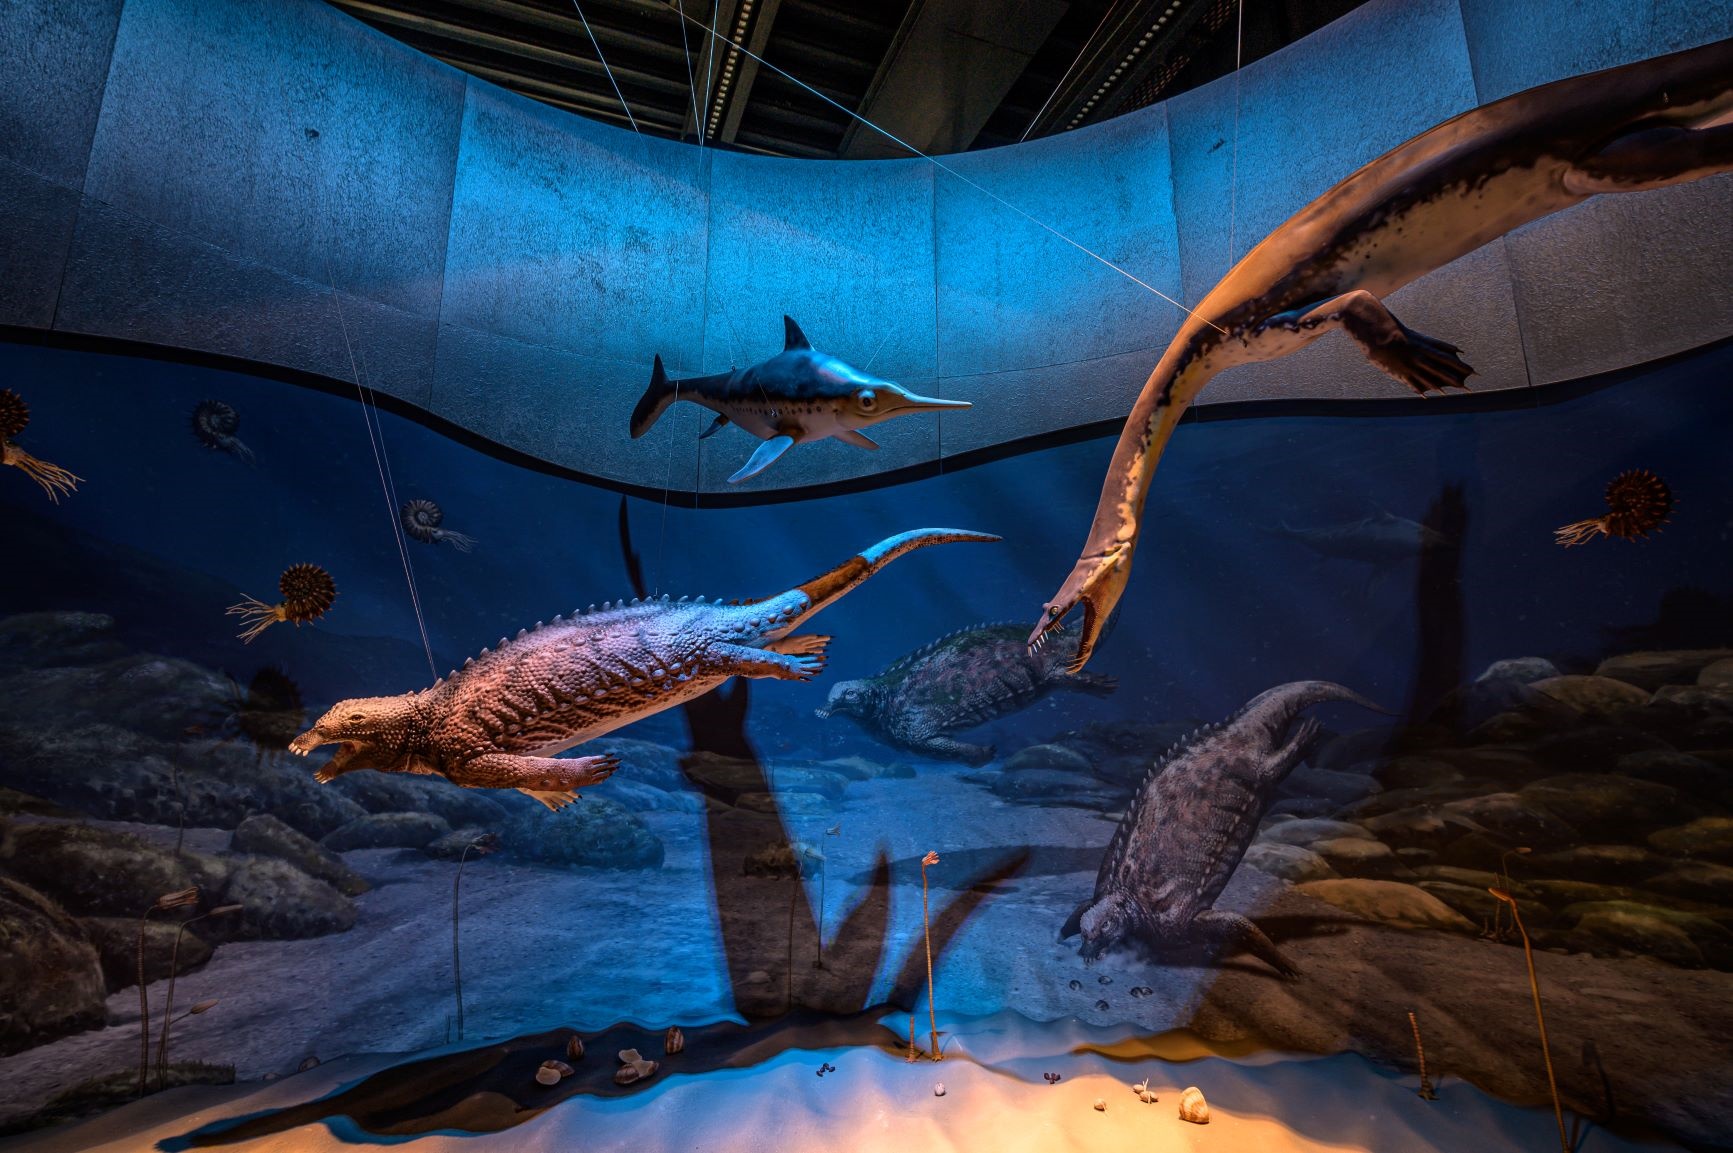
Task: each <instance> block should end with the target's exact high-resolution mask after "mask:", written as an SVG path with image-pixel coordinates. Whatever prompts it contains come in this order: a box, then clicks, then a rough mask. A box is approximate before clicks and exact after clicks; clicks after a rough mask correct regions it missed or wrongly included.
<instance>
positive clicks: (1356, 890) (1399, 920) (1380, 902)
mask: <svg viewBox="0 0 1733 1153" xmlns="http://www.w3.org/2000/svg"><path fill="white" fill-rule="evenodd" d="M1294 891H1295V892H1297V893H1303V894H1305V895H1306V896H1308V897H1311V898H1312V899H1314V900H1318V901H1323V902H1324V903H1325V904H1329V905H1334V906H1335V907H1336V908H1338V909H1341V910H1342V911H1343V912H1345V913H1350V914H1352V915H1354V916H1356V917H1360V918H1362V919H1364V920H1367V921H1376V922H1378V923H1380V924H1385V925H1392V926H1395V927H1397V928H1403V929H1442V930H1444V931H1446V932H1452V933H1478V932H1479V931H1480V926H1478V925H1476V924H1475V923H1474V922H1472V921H1470V920H1469V919H1468V918H1467V917H1464V916H1463V915H1462V914H1461V913H1458V912H1457V911H1456V910H1454V909H1452V908H1451V907H1450V906H1449V905H1446V904H1445V903H1444V902H1443V901H1440V900H1439V899H1438V898H1437V897H1434V896H1433V895H1432V894H1431V893H1428V892H1427V891H1426V890H1424V889H1422V888H1419V887H1418V886H1416V885H1409V884H1405V883H1403V882H1401V881H1376V880H1367V879H1363V878H1357V879H1353V880H1338V881H1307V882H1306V883H1305V884H1303V885H1296V886H1295V887H1294Z"/></svg>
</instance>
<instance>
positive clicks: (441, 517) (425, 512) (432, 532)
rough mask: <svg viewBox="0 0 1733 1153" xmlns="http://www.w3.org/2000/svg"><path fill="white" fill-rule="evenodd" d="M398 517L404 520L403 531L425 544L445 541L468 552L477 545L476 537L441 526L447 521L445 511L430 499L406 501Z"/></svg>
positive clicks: (457, 548)
mask: <svg viewBox="0 0 1733 1153" xmlns="http://www.w3.org/2000/svg"><path fill="white" fill-rule="evenodd" d="M398 517H399V519H401V520H402V521H403V531H404V532H406V533H408V534H409V535H410V536H412V537H414V538H415V539H416V540H418V541H421V542H422V543H424V544H439V543H440V542H441V541H444V542H445V543H446V544H448V545H450V546H451V547H452V548H454V549H456V550H457V551H458V552H468V551H469V550H470V549H471V548H473V547H474V546H475V538H474V537H471V536H465V535H463V534H462V533H460V532H453V531H452V530H451V529H448V528H441V527H440V525H441V524H443V523H444V522H445V511H444V510H443V509H441V508H440V507H439V506H438V505H436V504H434V503H433V502H432V501H430V500H412V501H406V502H404V505H403V508H402V509H401V510H400V511H399V513H398Z"/></svg>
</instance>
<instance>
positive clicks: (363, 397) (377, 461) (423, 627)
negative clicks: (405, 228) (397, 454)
mask: <svg viewBox="0 0 1733 1153" xmlns="http://www.w3.org/2000/svg"><path fill="white" fill-rule="evenodd" d="M325 282H326V284H327V285H329V286H330V289H331V302H332V304H333V305H334V306H335V307H336V309H337V324H338V327H339V328H341V329H342V331H343V349H344V351H345V352H346V353H347V354H348V356H349V373H350V375H351V376H352V377H353V378H354V380H355V398H356V399H357V400H359V401H360V402H361V421H362V423H363V424H365V425H366V426H367V443H368V444H369V445H371V446H372V448H373V467H374V468H375V469H377V470H378V472H379V491H380V494H381V495H382V496H384V498H385V515H386V517H387V518H388V519H389V520H390V521H391V539H392V540H394V541H396V542H397V555H398V558H399V559H400V560H402V562H403V579H404V581H405V582H406V583H407V584H408V585H409V603H410V604H411V605H412V606H413V607H414V609H415V626H416V628H418V629H419V630H420V631H421V650H422V652H424V653H426V654H427V671H428V672H429V673H431V674H432V675H433V678H434V679H435V680H438V679H439V667H438V666H437V665H435V664H434V663H433V644H432V642H430V641H429V640H428V639H427V617H426V616H425V615H423V613H422V611H421V594H420V593H419V592H417V591H416V588H415V573H414V572H413V571H411V569H410V567H409V550H408V549H407V548H406V547H404V543H403V533H402V531H401V527H400V526H399V525H398V523H397V506H396V505H395V504H394V503H393V501H392V497H391V482H390V481H389V480H388V479H387V478H386V475H385V457H384V453H383V451H382V450H381V448H380V444H379V441H380V436H379V435H375V434H374V430H373V418H372V417H370V416H369V415H368V407H367V394H366V391H365V389H364V387H363V386H362V384H361V369H360V367H359V366H358V365H357V364H356V362H355V345H354V343H353V342H352V341H351V340H350V339H349V322H348V321H347V320H345V319H344V317H343V297H342V295H341V294H340V293H339V292H338V291H337V281H336V279H335V278H334V277H333V276H332V275H331V254H330V251H329V249H328V248H327V251H326V253H325ZM383 432H384V430H383V429H381V430H380V435H383Z"/></svg>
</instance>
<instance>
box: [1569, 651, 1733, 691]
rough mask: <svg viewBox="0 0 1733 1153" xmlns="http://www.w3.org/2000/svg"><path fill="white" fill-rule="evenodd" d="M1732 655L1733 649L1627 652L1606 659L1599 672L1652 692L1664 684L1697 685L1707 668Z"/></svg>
mask: <svg viewBox="0 0 1733 1153" xmlns="http://www.w3.org/2000/svg"><path fill="white" fill-rule="evenodd" d="M1729 657H1733V649H1674V650H1670V651H1663V652H1646V653H1625V654H1624V655H1623V656H1616V657H1608V658H1607V659H1606V660H1604V661H1602V662H1601V663H1600V666H1599V667H1598V668H1596V669H1595V675H1596V676H1598V677H1610V678H1612V679H1613V680H1618V681H1623V682H1625V683H1626V684H1629V685H1635V686H1636V687H1637V688H1639V689H1643V690H1644V691H1646V692H1651V693H1652V692H1654V691H1655V690H1656V689H1658V688H1660V687H1661V686H1662V685H1689V684H1694V683H1696V681H1697V677H1698V675H1699V674H1700V673H1701V672H1702V671H1703V669H1705V668H1707V667H1708V666H1710V665H1712V664H1715V663H1716V662H1717V661H1722V660H1726V659H1727V658H1729Z"/></svg>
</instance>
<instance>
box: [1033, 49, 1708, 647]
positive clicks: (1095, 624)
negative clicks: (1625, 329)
mask: <svg viewBox="0 0 1733 1153" xmlns="http://www.w3.org/2000/svg"><path fill="white" fill-rule="evenodd" d="M1727 171H1733V39H1728V40H1722V41H1719V42H1717V43H1714V44H1708V45H1705V46H1703V47H1701V48H1693V49H1689V50H1687V51H1684V52H1675V53H1672V54H1671V55H1667V56H1659V57H1656V58H1654V59H1652V60H1645V61H1642V62H1640V63H1636V64H1628V65H1625V66H1623V67H1620V68H1610V69H1607V70H1605V71H1602V72H1595V73H1590V74H1588V75H1584V76H1576V77H1572V78H1570V79H1568V80H1560V81H1556V82H1554V83H1552V84H1544V85H1541V86H1540V87H1538V88H1531V89H1529V90H1528V91H1526V92H1519V93H1517V94H1516V95H1514V96H1509V97H1506V98H1505V99H1503V100H1499V101H1496V102H1494V103H1492V104H1487V105H1484V106H1483V107H1480V108H1475V109H1473V110H1471V111H1468V112H1464V113H1463V114H1462V115H1460V116H1458V117H1456V118H1455V119H1453V120H1448V121H1446V122H1445V123H1443V124H1440V125H1439V126H1438V127H1436V128H1433V129H1431V130H1430V131H1428V132H1425V133H1422V134H1421V135H1419V136H1416V137H1414V138H1413V139H1412V140H1409V141H1408V142H1407V143H1405V144H1402V145H1399V146H1397V147H1396V148H1395V149H1393V150H1391V151H1390V152H1387V153H1385V154H1384V155H1383V156H1381V157H1379V158H1378V159H1376V160H1374V161H1372V162H1371V163H1369V164H1367V165H1365V166H1364V167H1363V168H1361V169H1360V170H1359V171H1357V172H1355V173H1354V174H1353V175H1352V176H1350V177H1348V178H1347V179H1346V180H1344V181H1342V182H1341V183H1340V184H1338V185H1336V186H1335V187H1334V188H1332V189H1330V191H1328V192H1326V193H1324V195H1322V196H1320V197H1318V198H1317V199H1316V200H1314V201H1312V202H1311V203H1310V204H1308V205H1307V206H1306V207H1304V208H1302V209H1301V210H1300V211H1299V212H1298V213H1296V214H1295V215H1294V216H1293V217H1291V218H1290V219H1289V220H1288V221H1287V222H1286V223H1285V224H1283V225H1281V227H1279V228H1277V229H1276V230H1275V231H1274V232H1272V233H1270V235H1269V236H1267V237H1265V238H1264V240H1263V242H1262V243H1260V244H1259V245H1258V246H1257V247H1256V248H1253V249H1252V250H1251V251H1250V252H1248V253H1247V254H1246V255H1245V257H1244V259H1242V260H1241V261H1240V262H1239V263H1238V264H1236V265H1234V267H1233V268H1232V270H1230V271H1229V272H1228V274H1227V275H1226V276H1225V277H1223V278H1222V280H1221V282H1220V283H1219V284H1217V285H1216V286H1215V288H1214V289H1212V290H1211V291H1210V293H1209V294H1208V295H1207V296H1205V297H1204V298H1203V300H1202V301H1201V302H1199V304H1198V306H1197V308H1196V310H1195V311H1194V312H1193V313H1191V314H1190V315H1189V316H1187V317H1186V320H1185V323H1184V324H1182V325H1181V326H1180V329H1179V332H1178V333H1177V334H1176V335H1175V336H1174V338H1173V341H1172V343H1170V344H1169V345H1168V348H1167V351H1166V352H1165V353H1164V354H1163V355H1162V358H1161V360H1160V362H1159V363H1158V364H1157V365H1156V366H1155V371H1154V372H1153V373H1151V374H1150V377H1149V380H1148V381H1147V382H1146V383H1145V384H1144V386H1143V391H1142V393H1141V394H1139V396H1138V398H1137V402H1136V404H1135V405H1133V406H1132V410H1131V415H1130V416H1129V417H1128V418H1127V420H1126V423H1125V431H1124V432H1123V433H1121V434H1120V438H1119V444H1118V446H1117V447H1116V448H1115V449H1114V453H1113V461H1112V463H1111V464H1109V465H1108V468H1107V478H1106V480H1105V482H1104V483H1103V485H1102V489H1101V499H1100V502H1099V504H1098V505H1097V506H1096V510H1095V520H1094V523H1093V524H1092V525H1091V526H1090V530H1089V538H1088V540H1087V541H1086V542H1085V544H1084V547H1083V553H1082V555H1081V556H1080V557H1079V558H1078V560H1077V563H1076V565H1075V566H1073V568H1072V570H1071V574H1070V575H1069V576H1068V577H1066V579H1065V583H1064V584H1063V585H1061V586H1060V588H1059V591H1058V592H1057V593H1056V594H1055V595H1054V597H1053V599H1052V600H1051V601H1049V602H1048V603H1047V604H1046V606H1045V611H1044V613H1043V614H1042V617H1041V620H1040V621H1039V622H1038V623H1037V624H1036V626H1035V630H1034V632H1033V633H1032V634H1031V635H1030V638H1029V641H1030V643H1031V644H1039V643H1040V642H1041V641H1042V640H1043V639H1045V638H1046V637H1048V636H1050V635H1051V634H1052V633H1054V632H1055V631H1057V630H1058V629H1059V628H1060V627H1061V626H1062V624H1063V621H1064V619H1065V617H1066V616H1067V615H1069V614H1070V613H1071V612H1072V610H1074V609H1076V608H1078V607H1079V606H1081V607H1082V609H1083V624H1082V631H1083V638H1082V642H1081V644H1079V646H1078V649H1077V656H1076V658H1075V662H1074V665H1075V667H1077V668H1081V667H1082V666H1083V664H1084V662H1086V661H1088V659H1089V657H1090V654H1091V653H1092V652H1093V650H1094V648H1095V644H1096V641H1097V639H1098V638H1099V635H1100V629H1101V626H1102V624H1103V623H1104V622H1105V621H1106V619H1107V617H1108V614H1109V612H1110V611H1111V610H1112V608H1113V606H1114V605H1115V604H1117V603H1118V601H1119V598H1120V596H1121V594H1122V593H1123V592H1124V590H1125V584H1126V581H1127V579H1128V578H1129V577H1130V574H1131V561H1132V553H1133V551H1134V550H1135V548H1136V547H1137V538H1138V531H1139V527H1140V526H1139V521H1140V520H1141V519H1142V516H1143V504H1144V499H1145V498H1146V497H1147V496H1148V495H1149V483H1150V478H1151V476H1152V475H1153V474H1154V471H1155V466H1156V462H1157V461H1158V460H1159V459H1160V457H1161V453H1162V450H1163V448H1165V447H1166V445H1167V441H1168V438H1169V437H1170V436H1172V435H1173V430H1174V426H1175V425H1176V424H1178V423H1179V419H1180V416H1181V415H1182V414H1183V413H1184V412H1185V410H1186V407H1187V406H1188V405H1189V404H1190V403H1191V401H1192V399H1193V398H1194V397H1196V396H1197V394H1198V393H1199V392H1200V391H1201V390H1202V389H1203V387H1204V385H1205V384H1206V383H1208V381H1209V380H1210V378H1211V377H1213V376H1215V375H1216V374H1217V373H1218V372H1221V371H1222V370H1223V369H1226V368H1231V367H1233V366H1235V365H1242V364H1251V363H1254V362H1258V361H1266V360H1274V359H1275V358H1277V357H1280V356H1285V355H1287V354H1288V353H1290V352H1293V351H1295V350H1297V349H1299V348H1303V347H1304V346H1305V345H1307V344H1310V343H1311V342H1312V341H1314V340H1316V339H1318V338H1319V337H1320V336H1323V335H1324V334H1325V333H1327V332H1330V331H1332V330H1335V329H1340V330H1342V331H1343V332H1345V333H1347V334H1348V336H1349V337H1350V338H1351V339H1353V340H1354V342H1355V343H1357V344H1358V345H1359V346H1360V347H1361V349H1362V350H1363V351H1364V352H1365V353H1366V356H1367V357H1368V359H1370V360H1371V361H1372V363H1373V364H1375V365H1376V366H1377V367H1379V368H1380V369H1383V370H1384V371H1385V372H1386V373H1389V374H1390V375H1391V376H1393V377H1395V378H1396V379H1397V380H1400V381H1401V382H1403V383H1404V384H1406V385H1408V386H1409V387H1410V388H1412V389H1413V390H1414V391H1416V392H1418V393H1421V394H1423V395H1424V394H1425V393H1427V392H1431V391H1435V390H1439V391H1441V390H1443V389H1445V388H1450V387H1466V386H1465V384H1464V382H1465V381H1466V380H1467V378H1468V376H1469V375H1470V373H1471V372H1472V371H1473V370H1472V369H1470V368H1469V366H1468V365H1467V364H1465V363H1464V362H1463V360H1462V358H1461V357H1459V356H1458V355H1457V349H1456V347H1455V346H1454V345H1450V344H1446V343H1445V342H1444V341H1442V340H1438V339H1435V338H1433V337H1430V336H1426V335H1423V334H1421V333H1418V332H1415V331H1413V330H1412V329H1409V328H1407V327H1405V326H1404V325H1403V324H1402V323H1401V322H1400V321H1398V320H1397V319H1396V318H1395V317H1394V316H1392V315H1391V314H1390V310H1389V309H1388V308H1386V307H1385V305H1384V302H1383V298H1384V297H1386V296H1388V295H1389V294H1390V293H1392V292H1394V291H1396V290H1397V289H1398V288H1401V287H1402V286H1403V285H1405V284H1407V283H1409V282H1410V281H1412V280H1415V279H1416V278H1418V277H1420V276H1423V275H1424V274H1426V273H1428V272H1431V271H1432V270H1433V269H1435V268H1439V267H1441V266H1443V265H1445V264H1448V263H1450V262H1451V261H1453V260H1455V259H1457V258H1458V257H1461V256H1464V255H1466V254H1468V253H1470V252H1472V251H1474V250H1475V249H1477V248H1479V247H1480V246H1481V245H1483V244H1486V243H1488V242H1489V241H1492V240H1494V239H1497V238H1498V237H1500V236H1503V235H1504V234H1505V233H1507V232H1509V231H1511V230H1512V229H1514V228H1516V227H1518V226H1520V225H1523V224H1527V223H1528V222H1530V221H1532V220H1538V219H1539V218H1541V217H1543V216H1546V215H1548V214H1550V213H1553V212H1557V211H1559V210H1561V209H1564V208H1568V207H1570V206H1571V205H1573V204H1578V203H1581V202H1582V201H1584V200H1587V199H1588V198H1589V197H1591V196H1595V195H1597V194H1599V193H1603V192H1635V191H1641V190H1644V189H1653V188H1664V187H1667V186H1669V185H1674V184H1683V183H1685V182H1687V181H1691V180H1696V179H1699V178H1701V177H1704V176H1710V175H1713V174H1715V173H1720V172H1727Z"/></svg>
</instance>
